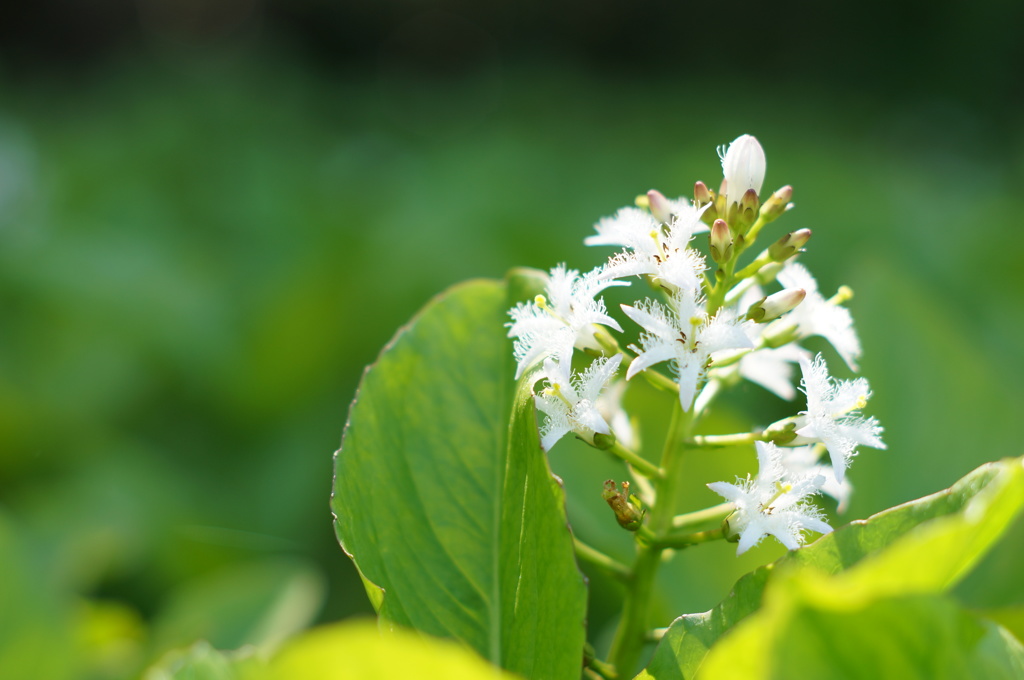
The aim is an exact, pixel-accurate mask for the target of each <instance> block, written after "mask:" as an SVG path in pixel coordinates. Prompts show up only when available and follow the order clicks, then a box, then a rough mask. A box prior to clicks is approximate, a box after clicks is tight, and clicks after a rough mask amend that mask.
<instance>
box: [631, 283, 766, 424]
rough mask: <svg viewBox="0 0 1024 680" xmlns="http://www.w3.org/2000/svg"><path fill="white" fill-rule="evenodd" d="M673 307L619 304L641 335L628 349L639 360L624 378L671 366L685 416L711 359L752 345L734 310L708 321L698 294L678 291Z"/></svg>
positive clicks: (720, 311)
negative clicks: (637, 326) (654, 368)
mask: <svg viewBox="0 0 1024 680" xmlns="http://www.w3.org/2000/svg"><path fill="white" fill-rule="evenodd" d="M671 304H672V308H671V309H669V308H666V307H665V306H663V305H662V304H660V303H658V302H655V301H652V300H644V301H642V302H640V303H638V304H637V306H636V307H630V306H628V305H622V311H623V312H625V313H626V315H627V316H628V317H629V318H630V319H632V320H633V321H635V322H636V323H637V324H639V325H640V326H641V327H642V328H643V329H644V331H645V332H644V333H641V334H640V338H639V342H640V346H639V347H637V346H636V345H632V346H630V349H632V350H633V351H635V352H636V353H637V357H636V359H634V360H633V363H631V364H630V365H629V370H628V371H627V372H626V379H627V380H628V379H629V378H632V377H633V376H634V375H636V374H637V373H639V372H640V371H643V370H645V369H647V368H649V367H650V366H653V365H655V364H659V363H661V362H663V361H671V362H672V364H671V367H672V371H673V373H675V375H676V379H677V382H678V383H679V403H680V404H681V405H682V407H683V410H684V411H689V410H690V405H691V404H692V403H693V397H694V395H695V394H696V392H697V384H698V383H699V382H700V379H701V378H702V377H703V375H704V372H705V371H706V370H707V367H708V364H709V362H710V360H711V355H712V354H713V353H715V352H718V351H721V350H727V349H742V348H747V347H753V346H754V345H753V343H751V342H750V338H748V337H747V334H746V332H745V331H744V329H743V323H742V322H741V321H740V320H738V319H737V318H736V316H735V313H734V312H733V311H731V310H726V309H721V310H719V312H718V314H716V315H715V316H714V317H710V318H709V317H708V315H707V312H706V311H705V310H704V306H703V305H704V301H703V300H702V299H700V298H699V297H698V296H697V291H696V290H679V291H677V292H676V293H675V294H674V295H672V297H671Z"/></svg>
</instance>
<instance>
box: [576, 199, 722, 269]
mask: <svg viewBox="0 0 1024 680" xmlns="http://www.w3.org/2000/svg"><path fill="white" fill-rule="evenodd" d="M704 210H705V208H700V209H698V208H694V207H693V206H692V205H689V204H688V203H685V202H682V201H680V202H679V203H677V204H676V203H674V204H673V214H674V215H675V217H674V219H673V220H672V223H671V224H669V225H668V228H667V230H666V229H663V228H662V226H661V224H660V223H659V222H658V221H657V220H656V219H655V218H654V217H652V216H651V215H650V213H647V212H645V211H643V210H640V209H639V208H622V209H620V210H619V211H618V212H617V213H615V216H614V217H605V218H603V219H602V220H601V221H600V222H598V223H597V225H596V226H595V229H597V234H596V235H595V236H588V237H587V238H586V239H584V243H586V244H587V245H588V246H596V245H620V246H625V247H626V250H625V251H623V252H621V253H619V254H617V255H615V256H613V257H612V258H611V260H610V261H609V263H608V265H607V266H606V267H605V268H604V272H603V274H602V275H603V276H606V277H609V278H616V279H621V278H625V277H627V276H640V275H643V274H646V275H648V276H650V277H651V278H652V279H654V280H655V281H656V282H658V284H659V285H662V286H664V287H666V288H670V289H680V288H697V287H698V286H699V285H700V283H701V278H700V277H701V274H702V273H703V272H704V270H705V269H706V268H707V265H706V264H705V263H704V258H703V257H702V256H701V254H700V253H699V252H697V251H696V250H694V249H692V248H689V247H687V246H688V244H689V243H690V240H691V239H692V238H693V235H694V234H695V233H698V232H699V231H707V226H706V225H705V224H704V223H703V222H701V221H700V216H701V214H702V213H703V212H704Z"/></svg>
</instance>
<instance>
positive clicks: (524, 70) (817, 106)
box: [0, 0, 1024, 679]
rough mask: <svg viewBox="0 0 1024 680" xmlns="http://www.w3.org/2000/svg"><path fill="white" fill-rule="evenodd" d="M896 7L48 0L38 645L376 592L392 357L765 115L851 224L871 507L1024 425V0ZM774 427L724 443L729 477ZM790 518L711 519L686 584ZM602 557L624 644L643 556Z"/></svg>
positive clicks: (40, 113)
mask: <svg viewBox="0 0 1024 680" xmlns="http://www.w3.org/2000/svg"><path fill="white" fill-rule="evenodd" d="M885 7H886V8H887V9H886V12H887V14H885V18H886V20H885V21H882V20H880V16H881V15H882V8H883V5H882V3H880V2H876V3H870V2H869V3H862V4H861V5H860V6H859V9H858V11H857V12H856V13H850V12H846V11H844V10H843V9H842V8H836V7H829V8H820V7H818V6H816V5H814V6H812V5H811V4H809V3H807V4H806V6H802V5H793V6H790V7H787V8H780V7H769V6H767V5H758V4H754V3H751V4H749V5H743V4H741V5H738V6H736V7H734V8H732V9H733V11H732V12H731V13H730V12H729V11H727V10H725V9H724V8H722V7H718V6H715V7H711V6H697V5H683V4H678V3H676V4H671V5H670V4H665V5H657V4H644V3H634V4H632V5H627V4H626V3H609V2H597V3H582V2H568V3H565V4H564V5H561V6H560V5H558V4H557V3H556V4H555V5H554V6H551V5H544V4H542V3H539V2H536V3H531V2H528V3H494V4H493V5H491V6H488V7H486V8H481V7H477V6H476V5H475V4H472V3H461V2H456V1H454V0H452V1H449V2H436V3H417V2H411V1H410V2H400V1H397V0H395V1H391V2H381V3H376V4H373V3H366V4H355V3H353V4H349V5H346V4H328V3H318V2H314V1H312V0H310V1H308V2H305V3H284V2H278V3H275V2H263V3H260V2H256V1H255V0H253V1H249V2H246V1H243V0H234V1H230V2H229V1H227V0H225V1H224V2H219V3H207V4H204V3H174V2H170V1H166V2H165V1H162V0H145V1H143V0H140V1H139V2H135V3H131V2H113V1H107V2H97V3H93V4H83V5H77V4H76V5H74V6H72V3H60V2H52V3H42V4H39V5H38V6H37V5H32V6H31V7H30V6H28V5H27V4H26V6H23V7H21V8H20V9H18V10H16V11H15V12H14V13H13V17H12V19H11V20H10V21H5V22H4V23H3V26H2V27H0V670H2V671H3V673H0V674H3V675H4V677H37V678H96V679H101V678H120V677H132V676H133V675H134V674H136V673H137V672H138V671H139V670H140V669H141V668H142V667H143V666H145V665H146V664H147V663H149V662H150V661H151V660H152V659H153V658H155V657H156V656H158V655H159V654H161V653H162V652H164V651H166V650H167V649H170V648H173V647H176V646H181V645H184V644H188V643H190V642H192V641H193V640H194V639H196V638H207V639H210V640H211V642H213V643H214V645H215V646H218V647H221V648H232V647H237V646H239V645H241V644H243V643H245V642H248V641H268V640H269V641H273V640H275V639H278V638H279V637H280V636H281V635H284V634H286V633H287V632H288V631H291V630H295V629H296V628H299V627H302V626H305V625H308V624H310V623H312V622H314V621H333V620H337V619H340V618H344V617H349V616H354V615H358V614H365V613H367V612H369V611H370V607H369V604H368V602H367V601H366V598H365V595H364V593H363V591H362V589H361V587H360V585H359V583H358V579H357V577H356V576H355V573H354V570H353V569H352V567H351V565H350V563H349V561H348V559H347V558H346V557H345V556H344V554H343V553H342V551H341V550H340V548H339V547H338V545H337V543H336V541H335V539H334V535H333V530H332V527H331V521H330V520H331V518H330V513H329V510H328V505H327V502H328V495H329V492H330V487H331V473H332V470H331V453H332V452H333V451H334V449H335V448H337V445H338V442H339V439H340V435H341V430H342V427H343V424H344V419H345V413H346V409H347V407H348V404H349V402H350V400H351V398H352V396H353V394H354V391H355V387H356V384H357V382H358V380H359V376H360V374H361V371H362V370H363V367H364V366H365V365H366V364H367V363H369V362H370V361H372V360H373V358H374V357H375V355H376V354H377V352H378V351H379V349H380V347H381V346H382V345H383V344H384V343H385V342H386V341H387V340H388V338H389V337H390V336H391V335H392V334H393V332H394V330H395V329H396V328H397V327H398V326H399V325H400V324H401V323H403V322H404V321H405V320H407V319H408V317H409V316H410V315H411V314H412V313H413V312H414V311H415V310H416V309H417V308H419V307H420V306H421V305H422V304H423V303H424V302H426V301H427V300H428V299H429V298H430V297H431V296H432V295H433V294H434V293H435V292H437V291H440V290H441V289H443V288H444V287H446V286H447V285H449V284H452V283H455V282H457V281H460V280H462V279H465V278H469V277H477V276H483V277H499V276H501V275H503V273H504V272H505V271H506V270H507V269H509V268H510V267H513V266H517V265H529V266H535V267H539V268H544V269H547V268H549V267H551V266H553V265H554V264H556V263H558V262H563V261H564V262H567V263H568V264H569V265H570V266H572V267H578V268H589V267H591V266H593V265H595V264H597V263H598V262H599V261H600V260H601V258H602V257H604V256H605V255H607V252H606V251H600V250H599V249H587V248H585V247H584V246H583V245H582V239H583V237H584V236H586V235H587V234H588V233H590V232H591V229H592V224H593V223H594V222H595V221H596V220H597V219H599V218H600V217H602V216H605V215H608V214H610V213H612V212H614V210H616V209H617V208H618V207H620V206H622V205H627V204H629V203H631V202H632V200H633V198H634V196H636V195H637V194H639V193H643V192H644V191H646V190H647V189H649V188H652V187H657V188H659V189H661V190H662V191H664V192H665V193H666V194H669V195H672V196H676V195H680V194H688V193H689V192H690V190H691V188H692V182H693V181H694V180H695V179H703V180H704V181H706V182H708V183H709V184H711V185H712V186H713V185H714V184H715V183H716V182H717V181H718V179H719V177H720V174H719V173H720V169H719V164H718V159H717V157H716V155H715V151H714V149H715V147H716V146H717V145H718V144H722V143H727V142H728V141H730V140H732V139H733V138H735V137H736V136H737V135H739V134H741V133H752V134H754V135H756V136H757V137H758V138H759V139H760V140H761V142H762V144H763V145H764V147H765V149H766V152H767V155H768V178H767V182H766V189H774V188H776V187H778V186H781V185H782V184H791V185H793V186H794V188H795V195H794V201H795V203H796V204H797V209H796V210H795V211H794V212H792V213H790V214H789V215H787V216H786V217H785V219H784V221H781V222H779V223H777V225H773V228H776V227H777V228H776V230H775V231H773V232H772V234H773V235H778V234H781V233H782V231H783V230H786V229H795V228H803V227H809V228H811V229H813V230H814V233H815V236H814V239H813V240H812V241H811V243H810V245H809V252H808V253H807V255H806V256H804V258H803V261H804V263H805V264H806V265H807V266H808V267H809V268H810V269H811V270H812V271H813V272H814V273H815V274H816V275H817V277H818V279H819V281H820V282H821V285H822V288H823V289H824V290H825V291H826V292H827V293H828V292H831V291H833V290H835V288H836V287H837V286H839V285H840V284H848V285H850V286H851V287H852V288H853V289H854V291H855V292H856V297H855V298H854V300H853V301H852V302H851V303H850V305H849V306H850V308H851V309H852V311H853V314H854V317H855V319H856V321H857V324H858V328H859V330H860V334H861V338H862V341H863V345H864V348H865V355H864V359H863V362H862V373H863V375H865V376H867V377H868V378H869V380H870V381H871V384H872V387H873V388H874V391H875V396H874V397H873V399H872V401H871V406H870V409H869V411H870V413H872V414H873V415H876V416H877V417H878V418H879V420H880V421H881V422H882V423H883V425H884V426H885V428H886V434H885V440H886V442H887V443H888V445H889V449H888V450H887V451H885V452H876V451H873V450H866V451H864V452H862V455H861V456H860V458H859V459H858V461H857V462H856V464H855V465H854V467H853V468H852V470H851V477H852V479H853V482H854V484H855V486H856V488H857V493H856V495H855V497H854V500H853V503H852V506H851V509H850V510H849V512H848V513H847V514H846V516H845V517H844V518H841V519H840V521H845V519H852V518H857V517H864V516H866V515H868V514H870V513H872V512H876V511H878V510H881V509H883V508H885V507H888V506H890V505H893V504H896V503H900V502H903V501H906V500H909V499H912V498H915V497H918V496H921V495H924V494H927V493H930V492H933V491H936V490H938V489H941V488H943V487H945V486H948V485H949V484H950V483H952V482H953V481H954V480H956V479H957V478H959V477H960V476H962V475H963V474H965V473H966V472H967V471H969V470H970V469H972V468H974V467H976V466H977V465H979V464H980V463H982V462H985V461H988V460H992V459H996V458H1000V457H1004V456H1010V455H1017V454H1019V453H1020V449H1021V446H1020V432H1021V426H1020V422H1021V421H1020V419H1021V413H1022V412H1024V385H1022V383H1021V377H1022V376H1024V356H1022V353H1021V352H1020V349H1019V348H1020V346H1021V341H1020V337H1021V336H1022V334H1024V316H1022V313H1024V301H1022V299H1021V293H1022V291H1024V267H1022V266H1021V253H1022V252H1024V230H1022V221H1024V220H1022V215H1024V198H1022V192H1021V189H1020V187H1021V186H1022V185H1024V125H1022V123H1021V119H1020V117H1019V115H1018V114H1019V112H1020V108H1019V107H1020V103H1021V102H1020V97H1021V92H1024V89H1022V88H1020V87H1017V86H1018V85H1019V84H1020V83H1019V80H1020V70H1019V67H1020V66H1021V63H1022V59H1021V57H1022V52H1021V48H1020V47H1018V46H1016V43H1014V39H1015V35H1014V33H1013V31H1012V30H1011V29H1012V26H1014V25H1015V22H1016V24H1017V25H1019V19H1021V16H1020V15H1021V12H1022V9H1021V6H1020V5H1016V4H1013V5H1011V4H1006V3H998V2H991V3H987V4H984V3H983V4H980V5H978V6H977V7H976V8H974V9H973V11H972V12H971V13H970V14H969V15H961V14H960V13H958V12H956V11H954V10H953V9H951V8H952V5H950V6H949V7H948V8H947V7H946V6H934V5H933V6H931V9H930V10H929V12H926V13H919V12H916V11H912V10H911V9H909V5H908V6H907V7H908V8H907V9H901V8H892V7H889V6H885ZM821 347H822V348H823V350H824V351H825V352H826V354H827V356H828V357H829V358H830V360H831V362H832V363H833V365H837V357H836V356H835V354H834V353H833V354H828V352H830V350H829V349H828V348H824V346H821ZM731 403H732V404H733V406H732V409H731V411H730V414H729V416H728V417H731V418H735V422H736V423H738V424H741V425H742V423H744V422H749V419H750V418H752V417H753V418H755V419H757V418H763V419H765V420H767V419H768V418H773V417H776V416H777V415H779V416H781V415H786V414H787V411H786V407H785V405H784V404H781V403H780V402H778V401H777V400H775V399H774V397H770V396H769V395H767V393H761V392H759V391H758V388H755V387H749V388H745V389H744V390H741V392H740V394H738V395H737V398H736V399H735V400H734V401H732V402H731ZM765 403H767V404H768V405H769V406H768V411H767V412H768V413H770V414H771V415H769V416H765V415H760V414H763V413H765V411H764V410H763V407H759V406H758V405H759V404H765ZM634 404H635V406H636V407H637V408H638V409H642V410H645V411H646V410H649V409H650V410H653V412H655V413H657V412H658V408H659V405H658V403H657V402H656V395H651V394H644V393H642V391H641V393H638V396H636V397H635V398H634ZM758 408H762V410H761V411H758V410H757V409H758ZM727 425H728V423H725V422H723V423H721V426H722V427H723V428H725V427H726V426H727ZM655 439H656V434H654V433H652V435H651V437H650V440H651V441H652V443H653V442H654V441H655ZM655 445H656V444H655ZM591 454H592V452H590V451H585V450H581V449H578V448H574V447H573V446H571V445H564V446H562V447H561V448H559V449H556V450H555V452H554V453H553V467H554V468H555V469H556V471H558V472H559V473H561V474H563V476H564V477H565V479H566V484H567V491H568V495H569V497H570V502H571V503H573V504H574V505H573V506H572V507H570V513H571V514H572V513H573V512H576V513H577V517H576V518H577V520H578V529H579V531H580V532H581V533H582V534H584V535H585V536H586V537H587V538H588V539H590V540H592V541H593V542H595V543H597V544H599V545H601V546H602V547H604V548H605V549H607V550H609V551H611V552H613V553H619V554H620V555H621V556H622V557H623V558H626V557H627V556H628V551H629V546H628V537H626V536H625V535H624V534H621V533H619V534H617V533H614V532H612V531H608V526H610V525H608V526H599V522H595V521H594V520H593V519H592V518H591V517H590V516H588V515H586V514H585V511H582V510H574V509H573V508H574V507H575V508H585V507H587V504H588V503H594V499H595V498H596V493H597V492H598V491H599V488H600V481H601V480H602V479H604V478H605V477H606V476H607V475H614V474H618V473H617V472H615V471H614V470H612V471H608V470H606V469H604V468H601V467H600V466H598V465H593V464H592V460H593V459H592V457H591V458H588V457H587V456H588V455H591ZM752 459H753V456H752V454H751V453H750V452H749V451H732V452H725V453H723V454H722V455H721V456H718V457H717V458H709V459H706V460H702V461H700V462H698V463H695V465H694V470H693V473H694V474H693V488H692V493H693V498H694V501H693V502H694V506H695V507H698V506H700V505H701V504H707V503H713V502H715V499H716V497H714V496H713V495H712V494H710V492H708V491H706V490H705V489H703V486H702V485H703V484H704V483H705V482H707V481H715V480H718V479H730V478H731V476H732V475H733V474H736V473H739V472H741V471H743V470H745V469H748V468H749V466H750V463H751V462H752ZM346 483H348V484H351V485H354V486H357V487H358V486H359V480H347V481H346ZM363 492H364V493H366V494H372V493H373V492H374V490H373V489H372V488H366V489H364V490H363ZM598 501H599V499H598ZM598 505H599V502H598ZM598 509H599V508H598ZM608 519H610V517H609V518H608ZM615 531H617V529H615ZM1022 546H1024V532H1022V531H1021V530H1020V528H1019V527H1018V530H1017V532H1016V534H1015V535H1014V536H1012V537H1011V538H1010V539H1009V540H1007V541H1006V542H1005V544H1004V546H1003V548H1002V549H1001V550H1000V551H999V552H997V553H996V554H995V555H993V556H992V557H991V558H990V559H989V560H988V561H987V562H986V563H985V564H984V565H983V567H982V569H981V570H980V571H979V573H978V574H977V575H976V576H975V577H974V578H972V580H970V581H968V582H967V583H966V584H965V585H964V586H963V587H962V588H961V589H960V596H961V597H962V598H963V599H964V600H965V601H966V602H967V603H968V604H971V605H974V606H979V607H984V606H992V605H995V604H1007V603H1022V602H1024V582H1022V581H1021V579H1020V578H1019V574H1020V565H1021V559H1022V557H1024V554H1022V553H1024V547H1022ZM773 550H774V549H773V548H770V547H766V548H763V549H759V550H758V551H754V552H753V553H752V554H751V556H750V557H749V558H747V559H745V560H744V561H741V562H740V563H737V562H736V561H735V560H734V558H732V547H730V546H725V545H722V546H711V547H709V548H708V549H707V553H706V555H707V556H708V557H707V558H706V559H707V560H709V563H710V565H711V566H710V568H709V567H708V566H707V565H706V564H705V565H703V566H702V563H701V559H702V558H700V557H698V556H697V553H696V552H695V553H694V555H684V556H681V557H680V559H678V560H677V561H676V563H675V565H674V567H673V569H672V570H669V571H667V572H666V576H665V579H664V581H665V583H664V587H665V589H666V592H667V593H670V596H669V598H668V600H667V604H666V612H665V615H666V617H669V616H670V615H673V614H678V613H679V612H680V611H681V610H682V609H686V610H689V611H694V610H701V609H706V608H708V607H710V606H711V605H713V604H714V603H715V602H716V601H717V600H718V599H720V598H721V597H722V596H723V595H724V594H725V593H726V592H727V591H728V587H729V585H730V584H731V582H732V580H734V578H735V577H736V576H737V575H738V574H740V573H742V572H743V571H744V570H746V569H749V568H751V567H752V566H754V565H756V564H757V563H760V562H762V561H764V560H765V559H768V558H770V557H771V556H772V554H775V553H773V552H772V551H773ZM594 588H595V592H596V593H597V595H596V596H595V598H594V602H593V607H592V614H591V624H592V630H593V637H594V639H595V640H597V641H598V642H599V643H600V640H601V639H602V636H603V635H606V630H607V627H608V625H609V622H610V617H611V616H612V614H613V612H612V611H611V608H610V605H609V602H610V599H609V597H608V594H609V593H610V592H611V589H612V586H611V585H610V584H607V583H604V582H602V581H601V579H600V578H596V579H595V580H594ZM667 622H668V618H666V624H667Z"/></svg>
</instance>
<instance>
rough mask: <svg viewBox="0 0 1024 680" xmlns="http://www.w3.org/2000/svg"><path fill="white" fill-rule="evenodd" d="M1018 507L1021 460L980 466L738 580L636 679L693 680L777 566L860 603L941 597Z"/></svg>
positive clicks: (679, 623)
mask: <svg viewBox="0 0 1024 680" xmlns="http://www.w3.org/2000/svg"><path fill="white" fill-rule="evenodd" d="M1022 507H1024V468H1022V466H1021V459H1008V460H1004V461H1000V462H997V463H988V464H986V465H983V466H981V467H980V468H978V469H976V470H974V471H973V472H971V473H970V474H969V475H967V476H966V477H964V478H963V479H961V480H960V481H959V482H957V483H956V484H954V485H953V486H952V487H951V488H950V489H947V490H945V491H940V492H939V493H936V494H932V495H930V496H926V497H924V498H921V499H918V500H916V501H912V502H909V503H905V504H903V505H899V506H897V507H895V508H890V509H889V510H885V511H884V512H880V513H878V514H876V515H873V516H871V517H870V518H868V519H867V520H863V521H856V522H852V523H850V524H848V525H846V526H843V527H841V528H839V529H837V530H836V531H835V532H833V533H831V534H829V535H827V536H823V537H822V538H820V539H819V540H817V541H815V542H814V543H812V544H810V545H808V546H805V547H804V548H802V549H801V550H797V551H794V552H792V553H789V554H787V555H786V556H785V557H783V558H782V559H780V560H777V561H776V562H774V563H772V564H769V565H767V566H765V567H762V568H760V569H757V570H755V571H753V572H751V573H750V574H747V575H746V576H744V577H742V578H741V579H740V580H739V581H737V583H736V585H735V587H734V588H733V591H732V592H731V593H730V594H729V596H728V597H727V598H726V599H725V600H724V601H723V602H722V603H720V604H719V605H718V606H716V607H715V608H714V609H712V610H711V611H708V612H704V613H702V614H688V615H684V616H681V617H679V618H678V619H676V620H675V621H674V622H673V623H672V625H671V626H670V627H669V629H668V631H667V632H666V634H665V637H664V638H663V639H662V641H661V643H660V644H659V645H658V648H657V649H656V650H655V653H654V657H653V659H652V660H651V663H650V665H649V666H648V668H647V669H646V671H645V672H644V673H642V674H641V677H652V678H658V680H665V679H669V678H672V679H678V678H690V677H693V674H694V673H695V672H696V670H697V669H698V668H699V667H700V665H701V664H702V663H703V661H704V658H705V656H706V655H707V653H708V650H709V649H710V648H711V647H712V645H714V644H715V643H716V642H717V641H718V639H719V638H720V637H721V636H722V635H723V634H724V633H726V632H727V631H728V630H729V629H731V628H732V627H733V626H734V625H736V624H737V623H738V622H739V621H740V620H742V619H743V618H744V617H746V616H748V615H750V614H751V613H753V612H755V611H757V610H758V609H759V608H760V606H761V601H762V596H763V592H764V589H765V585H766V583H767V582H768V581H769V580H770V579H771V577H772V574H773V573H774V572H775V571H776V570H778V569H779V568H784V567H789V568H795V567H807V568H810V569H814V570H816V571H818V572H822V573H826V574H837V576H836V577H835V581H836V587H839V588H842V589H843V590H845V591H850V592H852V591H857V592H860V593H862V594H863V595H864V596H865V597H866V596H867V595H869V594H870V595H872V596H883V595H893V596H895V595H906V594H912V593H935V592H942V591H944V590H946V589H948V588H949V587H951V586H952V585H954V584H955V583H956V581H957V580H958V579H959V578H961V577H962V576H963V575H964V574H965V573H966V572H967V570H969V569H970V568H971V567H972V566H973V565H974V564H976V563H977V561H978V560H979V559H981V557H982V556H983V555H984V554H985V552H986V551H987V550H988V549H989V548H990V547H991V546H992V545H993V544H994V543H995V541H996V540H998V538H999V536H1001V535H1002V533H1003V532H1004V531H1005V530H1006V529H1007V528H1008V526H1009V525H1010V523H1011V522H1012V521H1013V519H1014V518H1015V517H1016V516H1017V515H1018V514H1019V513H1020V511H1021V508H1022ZM839 572H842V573H839Z"/></svg>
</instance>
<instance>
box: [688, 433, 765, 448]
mask: <svg viewBox="0 0 1024 680" xmlns="http://www.w3.org/2000/svg"><path fill="white" fill-rule="evenodd" d="M763 441H765V433H764V432H741V433H739V434H706V435H700V436H697V437H694V438H693V439H691V440H690V441H688V442H687V444H689V445H691V446H696V447H699V448H722V447H724V446H739V445H740V444H753V443H754V442H763Z"/></svg>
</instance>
